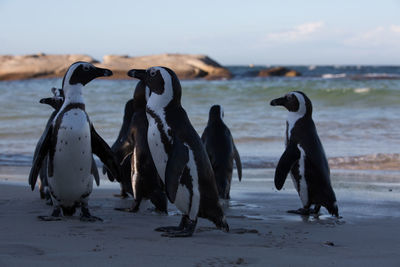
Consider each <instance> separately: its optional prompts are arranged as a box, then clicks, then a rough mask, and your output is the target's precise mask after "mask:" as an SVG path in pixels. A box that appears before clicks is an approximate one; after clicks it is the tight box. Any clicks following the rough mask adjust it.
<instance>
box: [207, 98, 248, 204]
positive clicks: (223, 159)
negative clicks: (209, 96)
mask: <svg viewBox="0 0 400 267" xmlns="http://www.w3.org/2000/svg"><path fill="white" fill-rule="evenodd" d="M223 117H224V111H223V109H222V107H221V106H220V105H214V106H212V107H211V108H210V113H209V117H208V123H207V127H206V128H205V129H204V132H203V134H202V136H201V140H202V141H203V143H204V146H205V148H206V151H207V154H208V157H209V159H210V162H211V165H212V168H213V171H214V176H215V181H216V183H217V188H218V194H219V197H220V198H222V199H229V198H230V189H231V182H232V171H233V160H235V162H236V168H237V170H238V177H239V181H241V180H242V163H241V161H240V156H239V152H238V151H237V149H236V146H235V143H234V142H233V138H232V135H231V131H230V130H229V128H228V127H227V126H226V125H225V123H224V121H223Z"/></svg>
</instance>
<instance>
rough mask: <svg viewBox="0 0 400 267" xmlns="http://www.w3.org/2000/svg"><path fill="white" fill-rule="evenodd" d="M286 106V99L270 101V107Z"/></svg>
mask: <svg viewBox="0 0 400 267" xmlns="http://www.w3.org/2000/svg"><path fill="white" fill-rule="evenodd" d="M285 104H286V97H280V98H276V99H274V100H272V101H271V103H270V105H271V106H285Z"/></svg>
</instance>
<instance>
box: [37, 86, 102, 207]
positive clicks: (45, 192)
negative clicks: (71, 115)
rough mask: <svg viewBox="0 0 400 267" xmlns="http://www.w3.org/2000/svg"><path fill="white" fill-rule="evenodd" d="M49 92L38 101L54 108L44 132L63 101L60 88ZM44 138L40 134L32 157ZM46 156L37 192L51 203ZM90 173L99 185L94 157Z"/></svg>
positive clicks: (62, 93) (62, 92)
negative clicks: (50, 93) (49, 93)
mask: <svg viewBox="0 0 400 267" xmlns="http://www.w3.org/2000/svg"><path fill="white" fill-rule="evenodd" d="M51 92H52V93H53V97H47V98H42V99H40V101H39V103H41V104H47V105H49V106H51V107H52V108H53V109H54V111H53V112H52V113H51V115H50V117H49V119H48V120H47V123H46V128H45V131H44V132H46V130H47V129H48V128H49V127H50V125H51V123H52V122H53V119H54V117H55V116H56V115H57V113H58V111H59V110H60V108H61V106H62V104H63V103H64V91H63V90H62V89H57V88H55V87H53V88H51ZM44 138H45V136H44V135H42V136H41V137H40V139H39V142H38V143H37V145H36V148H35V152H34V156H33V158H36V156H37V153H38V151H39V147H40V144H41V142H42V140H43V139H44ZM47 157H48V155H46V157H45V159H44V160H43V163H42V167H41V168H40V172H39V178H40V184H39V193H40V198H42V199H46V203H47V204H48V205H53V202H52V200H51V196H50V192H49V189H48V182H47ZM92 157H93V156H92ZM92 175H93V177H94V179H95V181H96V185H97V186H99V185H100V177H99V172H98V169H97V165H96V162H95V160H94V158H93V165H92Z"/></svg>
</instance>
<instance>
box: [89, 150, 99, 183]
mask: <svg viewBox="0 0 400 267" xmlns="http://www.w3.org/2000/svg"><path fill="white" fill-rule="evenodd" d="M91 173H92V175H93V177H94V180H95V181H96V185H97V186H99V185H100V177H99V170H98V169H97V165H96V161H94V158H93V155H92V169H91Z"/></svg>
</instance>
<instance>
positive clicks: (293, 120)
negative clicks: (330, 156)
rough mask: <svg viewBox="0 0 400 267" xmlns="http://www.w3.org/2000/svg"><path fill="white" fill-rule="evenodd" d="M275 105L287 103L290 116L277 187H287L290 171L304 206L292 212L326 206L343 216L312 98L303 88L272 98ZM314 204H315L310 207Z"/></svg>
mask: <svg viewBox="0 0 400 267" xmlns="http://www.w3.org/2000/svg"><path fill="white" fill-rule="evenodd" d="M271 105H272V106H284V107H285V108H286V109H287V110H288V111H289V115H288V118H287V121H286V150H285V152H284V153H283V155H282V156H281V158H280V160H279V163H278V166H277V167H276V171H275V186H276V188H277V189H278V190H280V189H281V188H282V187H283V184H284V183H285V180H286V177H287V175H288V173H289V172H290V174H291V176H292V180H293V183H294V186H295V188H296V190H297V192H298V193H299V196H300V199H301V202H302V204H303V208H302V209H299V210H295V211H289V212H292V213H299V214H302V215H308V214H310V212H312V213H318V212H319V209H320V207H321V206H324V207H325V208H326V209H327V210H328V211H329V213H331V214H332V215H335V216H337V217H338V216H339V211H338V206H337V203H336V196H335V193H334V191H333V189H332V186H331V181H330V170H329V165H328V161H327V159H326V156H325V152H324V149H323V147H322V144H321V141H320V139H319V137H318V134H317V130H316V127H315V124H314V121H313V119H312V104H311V101H310V99H309V98H308V97H307V96H306V95H305V94H304V93H303V92H299V91H295V92H290V93H288V94H287V95H285V96H283V97H281V98H277V99H274V100H272V101H271ZM311 205H315V207H314V209H313V210H310V207H311Z"/></svg>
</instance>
